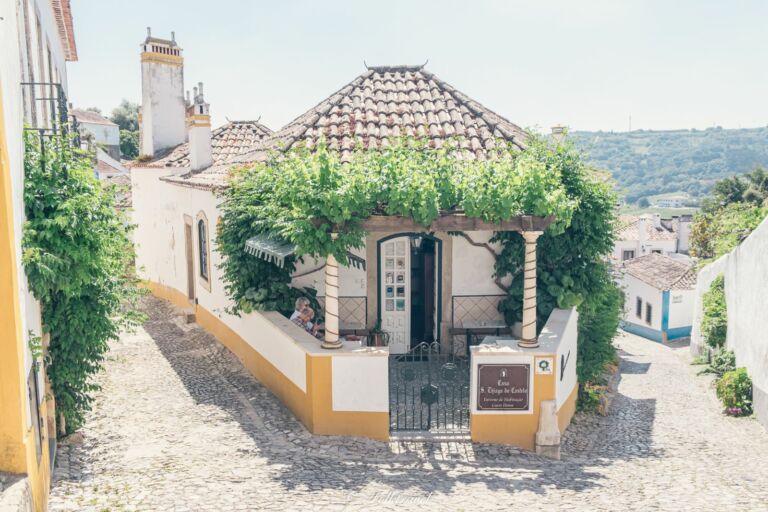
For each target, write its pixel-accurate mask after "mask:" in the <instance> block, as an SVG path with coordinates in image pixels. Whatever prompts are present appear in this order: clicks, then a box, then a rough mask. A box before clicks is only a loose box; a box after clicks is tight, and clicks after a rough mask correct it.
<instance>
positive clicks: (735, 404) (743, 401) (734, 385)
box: [717, 368, 752, 416]
mask: <svg viewBox="0 0 768 512" xmlns="http://www.w3.org/2000/svg"><path fill="white" fill-rule="evenodd" d="M717 398H719V399H720V401H721V402H722V403H723V405H724V406H725V412H726V414H729V415H731V416H748V415H750V414H752V379H750V378H749V374H747V369H746V368H737V369H736V370H731V371H729V372H727V373H725V375H723V376H722V377H721V378H720V380H718V381H717Z"/></svg>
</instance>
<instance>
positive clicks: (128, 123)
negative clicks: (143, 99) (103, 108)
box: [109, 99, 139, 132]
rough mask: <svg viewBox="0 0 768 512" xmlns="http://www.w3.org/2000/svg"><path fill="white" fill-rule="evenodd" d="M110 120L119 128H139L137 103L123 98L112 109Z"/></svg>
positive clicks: (136, 129) (131, 129)
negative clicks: (118, 104)
mask: <svg viewBox="0 0 768 512" xmlns="http://www.w3.org/2000/svg"><path fill="white" fill-rule="evenodd" d="M109 119H110V121H112V122H113V123H115V124H116V125H118V126H119V127H120V130H128V131H129V132H135V131H138V129H139V105H138V104H137V103H131V102H130V101H128V100H126V99H124V100H123V101H121V102H120V106H118V107H117V108H115V109H114V110H112V115H111V116H110V117H109Z"/></svg>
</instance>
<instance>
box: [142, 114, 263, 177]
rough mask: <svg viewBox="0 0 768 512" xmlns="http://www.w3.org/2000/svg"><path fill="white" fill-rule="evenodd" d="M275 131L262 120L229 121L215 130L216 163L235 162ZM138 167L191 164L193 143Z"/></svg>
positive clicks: (174, 149) (214, 152)
mask: <svg viewBox="0 0 768 512" xmlns="http://www.w3.org/2000/svg"><path fill="white" fill-rule="evenodd" d="M272 133H273V132H272V130H270V129H269V128H267V127H266V126H264V125H263V124H261V123H259V122H258V121H229V122H227V124H225V125H223V126H220V127H219V128H216V129H215V130H213V133H212V134H211V149H212V152H213V165H214V166H216V165H222V164H225V163H228V162H231V161H232V159H233V158H234V157H236V156H239V155H241V154H243V153H246V152H248V151H250V150H252V149H253V148H255V147H258V146H259V145H260V144H261V142H262V141H263V140H264V139H265V138H267V137H269V136H270V135H272ZM133 166H134V167H189V143H188V142H185V143H184V144H179V145H178V146H176V147H175V148H173V149H171V150H169V151H166V152H164V153H162V154H160V155H159V156H158V157H157V158H155V159H154V160H151V161H149V162H146V163H139V162H135V163H134V164H133Z"/></svg>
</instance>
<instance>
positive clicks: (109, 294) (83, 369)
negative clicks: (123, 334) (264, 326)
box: [22, 132, 143, 434]
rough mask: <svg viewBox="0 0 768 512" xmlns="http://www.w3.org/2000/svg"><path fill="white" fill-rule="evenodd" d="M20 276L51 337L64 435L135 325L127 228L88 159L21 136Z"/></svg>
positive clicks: (50, 367) (54, 140) (60, 143)
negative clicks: (113, 345)
mask: <svg viewBox="0 0 768 512" xmlns="http://www.w3.org/2000/svg"><path fill="white" fill-rule="evenodd" d="M25 145H26V146H25V158H24V207H25V214H26V223H25V224H24V238H23V243H22V244H23V249H24V253H23V257H22V262H23V264H24V270H25V271H26V274H27V279H28V280H29V287H30V289H31V291H32V293H33V294H34V296H35V298H36V299H37V300H39V301H40V305H41V309H42V320H43V329H44V330H45V331H46V332H48V333H50V344H49V346H48V353H47V357H46V361H45V363H46V368H47V373H48V377H49V379H50V382H51V389H52V391H53V396H54V398H55V399H56V410H57V412H58V413H59V414H60V417H61V418H62V419H63V421H60V422H59V427H60V428H62V430H64V433H65V434H70V433H72V432H74V431H75V430H77V429H78V428H79V427H80V425H81V424H82V422H83V420H84V414H85V412H86V411H88V410H89V409H90V406H91V401H92V396H93V392H95V391H97V390H98V389H99V387H98V385H97V384H96V383H94V382H93V381H92V377H93V376H94V375H95V374H96V373H97V372H98V371H99V370H100V369H101V363H102V361H103V359H104V355H105V354H106V352H107V350H108V349H109V345H108V344H109V342H110V341H112V340H115V339H117V337H118V335H119V333H120V330H121V329H123V328H126V327H132V326H135V325H137V324H138V323H140V322H141V321H142V319H143V315H142V314H141V313H140V312H139V311H138V310H137V308H136V306H137V300H138V299H139V296H140V295H141V291H140V290H139V288H138V286H137V285H138V281H137V280H136V278H135V275H134V272H133V269H132V263H133V254H134V248H133V243H132V242H131V227H130V226H129V225H128V222H127V219H126V218H125V215H124V214H123V213H120V212H119V211H118V210H117V209H116V208H115V204H116V198H115V194H114V191H111V190H107V189H105V188H102V186H101V184H100V183H99V182H98V181H97V180H96V178H95V177H94V176H93V166H92V164H91V160H90V158H88V157H87V155H83V154H80V153H79V152H73V151H72V149H71V148H70V147H69V142H68V141H67V140H66V139H64V138H62V137H60V136H53V137H47V138H46V139H45V145H44V146H43V145H42V144H41V143H40V139H38V138H37V136H36V135H33V134H32V133H31V132H25Z"/></svg>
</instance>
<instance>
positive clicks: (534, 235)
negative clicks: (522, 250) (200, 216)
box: [520, 231, 544, 242]
mask: <svg viewBox="0 0 768 512" xmlns="http://www.w3.org/2000/svg"><path fill="white" fill-rule="evenodd" d="M520 234H521V235H522V236H523V238H524V239H525V241H526V242H535V241H536V240H538V238H539V237H540V236H541V235H543V234H544V232H543V231H521V232H520Z"/></svg>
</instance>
